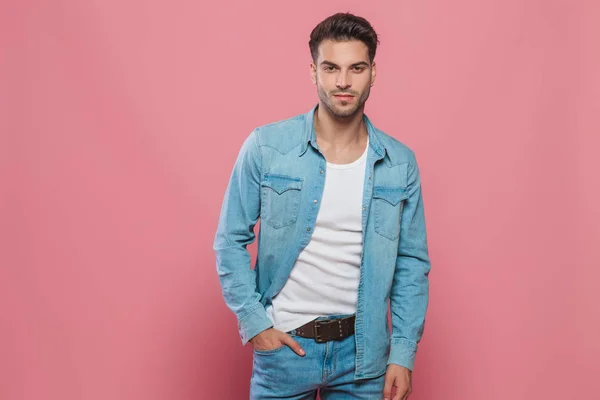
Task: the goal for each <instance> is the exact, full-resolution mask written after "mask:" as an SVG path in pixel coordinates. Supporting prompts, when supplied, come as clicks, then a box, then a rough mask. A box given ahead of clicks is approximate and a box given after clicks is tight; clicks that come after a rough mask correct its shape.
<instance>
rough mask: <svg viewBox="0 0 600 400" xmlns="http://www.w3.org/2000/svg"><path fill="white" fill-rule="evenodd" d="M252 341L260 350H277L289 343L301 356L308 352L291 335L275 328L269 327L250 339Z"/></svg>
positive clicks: (256, 348) (255, 347)
mask: <svg viewBox="0 0 600 400" xmlns="http://www.w3.org/2000/svg"><path fill="white" fill-rule="evenodd" d="M250 343H251V344H252V346H253V347H254V349H255V350H259V351H270V350H275V349H277V348H279V347H282V346H286V345H287V346H289V347H290V348H291V349H292V350H294V352H296V353H297V354H298V355H300V356H304V355H305V354H306V353H305V352H304V350H303V349H302V347H300V344H299V343H298V342H296V341H295V340H294V339H292V337H291V336H290V335H288V334H287V333H285V332H282V331H280V330H277V329H275V328H269V329H267V330H264V331H262V332H261V333H259V334H258V335H256V336H254V337H253V338H252V339H250Z"/></svg>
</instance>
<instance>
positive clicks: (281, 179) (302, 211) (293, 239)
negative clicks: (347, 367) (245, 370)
mask: <svg viewBox="0 0 600 400" xmlns="http://www.w3.org/2000/svg"><path fill="white" fill-rule="evenodd" d="M317 107H318V104H317V105H314V106H313V107H312V109H311V110H310V111H308V112H307V113H304V114H300V115H297V116H294V117H291V118H288V119H286V120H282V121H278V122H274V123H271V124H268V125H264V126H260V127H257V128H255V129H254V130H253V131H252V132H251V133H250V134H249V135H248V136H247V137H246V139H245V140H244V143H243V144H242V146H241V149H240V151H239V154H238V157H237V159H236V161H235V165H234V166H233V171H232V173H231V176H230V180H229V183H228V185H227V189H226V192H225V196H224V199H223V203H222V207H221V214H220V217H219V222H218V228H217V232H216V235H215V239H214V244H213V249H214V251H215V254H216V264H217V272H218V276H219V280H220V284H221V288H222V293H223V297H224V300H225V303H226V304H227V306H228V307H229V309H230V310H231V311H232V312H233V313H234V314H235V316H236V318H237V322H238V329H239V334H240V338H241V341H242V344H243V345H245V344H246V343H247V342H248V340H250V339H251V338H252V337H254V336H255V335H257V334H259V333H260V332H262V331H264V330H265V329H268V328H270V327H272V326H273V324H272V323H271V320H270V319H269V318H268V316H267V314H266V311H265V307H266V306H267V305H269V304H270V303H271V301H272V299H273V297H274V296H275V295H276V294H277V293H278V292H279V291H280V290H281V288H282V287H283V286H284V284H285V282H286V280H287V279H288V276H289V274H290V271H291V269H292V267H293V266H294V262H295V260H296V258H297V257H298V255H299V254H300V252H301V251H302V250H303V249H304V247H306V245H307V244H308V243H309V241H310V239H311V234H312V231H313V228H314V224H315V221H316V218H317V214H318V211H319V205H320V200H321V197H322V194H323V187H324V184H325V179H326V172H327V168H326V159H325V157H324V156H323V154H322V153H321V152H320V150H319V146H318V144H317V141H316V134H315V130H314V126H313V117H314V112H315V110H316V109H317ZM363 120H364V122H365V124H366V127H367V131H368V134H369V149H368V154H367V170H366V174H365V181H364V189H363V198H362V200H363V201H362V204H363V207H362V230H363V252H362V259H361V265H360V281H359V285H358V304H357V310H356V322H355V335H353V336H352V337H351V339H349V340H354V341H355V344H354V346H355V347H354V350H355V360H354V361H355V362H354V363H353V366H354V379H356V380H360V379H369V378H376V377H379V376H381V374H383V373H385V371H386V367H387V365H388V364H391V363H393V364H398V365H401V366H404V367H406V368H409V369H410V370H413V368H414V362H415V356H416V352H417V345H418V343H419V341H420V340H421V337H422V335H423V329H424V324H425V314H426V310H427V305H428V299H429V278H428V275H429V271H430V268H431V267H430V261H429V254H428V247H427V235H426V228H425V216H424V209H423V197H422V193H421V179H420V174H419V167H418V165H417V161H416V158H415V154H414V152H413V151H412V150H411V149H409V148H408V147H407V146H406V145H404V144H402V143H401V142H400V141H398V140H397V139H395V138H392V137H391V136H389V135H387V134H386V133H384V132H383V131H381V130H379V129H377V128H376V127H375V126H373V124H372V123H371V121H370V119H369V118H368V117H367V115H366V114H363ZM315 200H316V201H315ZM259 219H260V229H259V231H258V234H257V235H256V234H255V232H254V227H255V225H256V224H257V222H258V221H259ZM256 237H258V243H257V246H258V252H257V260H256V265H255V268H254V269H252V268H251V259H250V253H249V252H248V251H247V248H246V246H247V245H249V244H250V243H252V242H254V240H255V239H256ZM388 307H389V311H390V312H391V322H392V324H391V325H392V326H391V330H390V327H389V324H388ZM310 340H312V339H310ZM313 341H314V340H313ZM303 342H304V343H306V341H305V340H303ZM315 344H317V343H316V342H315ZM319 345H320V344H319ZM321 347H322V346H321ZM279 351H281V352H282V353H281V354H279V355H278V356H280V357H282V358H286V357H287V358H291V357H293V354H292V353H291V349H289V348H287V349H286V348H283V349H280V350H279ZM279 351H278V352H277V353H279ZM263 356H264V357H263V359H266V358H267V356H266V355H264V354H263ZM275 357H277V356H275ZM255 362H256V353H255ZM265 362H266V361H265Z"/></svg>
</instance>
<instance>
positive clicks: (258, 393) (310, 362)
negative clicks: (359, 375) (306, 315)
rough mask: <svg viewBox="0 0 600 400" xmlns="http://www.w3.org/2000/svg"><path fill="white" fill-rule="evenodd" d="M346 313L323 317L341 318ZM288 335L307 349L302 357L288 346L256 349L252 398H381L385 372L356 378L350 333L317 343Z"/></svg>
mask: <svg viewBox="0 0 600 400" xmlns="http://www.w3.org/2000/svg"><path fill="white" fill-rule="evenodd" d="M346 316H347V315H335V316H327V317H320V318H318V319H319V320H323V319H338V318H343V317H346ZM289 334H290V335H291V336H292V337H293V338H294V340H296V341H297V342H298V343H300V346H302V348H303V349H304V351H305V352H306V355H305V356H299V355H298V354H296V353H295V352H294V351H293V350H292V349H291V348H290V347H289V346H287V345H284V346H282V347H278V348H276V349H274V350H266V351H262V350H254V363H253V366H252V378H251V380H250V399H251V400H262V399H287V400H305V399H306V400H308V399H316V397H317V390H319V395H320V397H321V399H322V400H345V399H365V400H366V399H368V400H373V399H382V398H383V386H384V379H385V374H383V375H381V376H378V377H376V378H370V379H365V380H356V381H355V380H354V369H355V356H356V341H355V336H354V335H351V336H348V337H346V338H344V339H342V340H331V341H328V342H325V343H317V342H316V341H315V340H314V339H309V338H303V337H300V336H296V335H295V330H292V331H291V332H289Z"/></svg>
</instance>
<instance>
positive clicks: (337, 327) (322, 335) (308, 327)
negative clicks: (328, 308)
mask: <svg viewBox="0 0 600 400" xmlns="http://www.w3.org/2000/svg"><path fill="white" fill-rule="evenodd" d="M355 319H356V316H355V315H352V316H350V317H346V318H339V319H322V320H316V319H315V320H312V321H310V322H309V323H307V324H304V325H302V326H301V327H299V328H296V335H298V336H301V337H304V338H311V339H315V340H316V341H317V342H318V343H324V342H328V341H330V340H341V339H344V338H346V337H348V336H351V335H353V334H354V321H355Z"/></svg>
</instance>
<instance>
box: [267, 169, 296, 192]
mask: <svg viewBox="0 0 600 400" xmlns="http://www.w3.org/2000/svg"><path fill="white" fill-rule="evenodd" d="M260 184H261V186H266V187H270V188H271V189H273V190H274V191H276V192H277V193H279V194H282V193H283V192H285V191H286V190H290V189H295V190H301V189H302V179H300V178H294V177H291V176H287V175H275V174H265V175H264V177H263V180H262V182H261V183H260Z"/></svg>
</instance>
